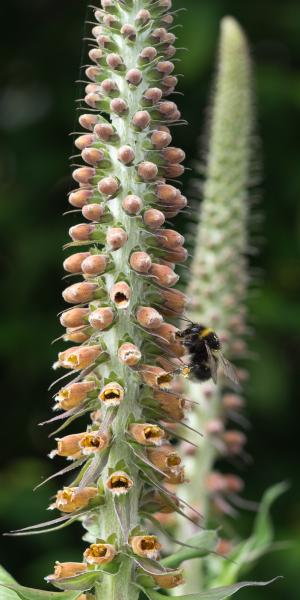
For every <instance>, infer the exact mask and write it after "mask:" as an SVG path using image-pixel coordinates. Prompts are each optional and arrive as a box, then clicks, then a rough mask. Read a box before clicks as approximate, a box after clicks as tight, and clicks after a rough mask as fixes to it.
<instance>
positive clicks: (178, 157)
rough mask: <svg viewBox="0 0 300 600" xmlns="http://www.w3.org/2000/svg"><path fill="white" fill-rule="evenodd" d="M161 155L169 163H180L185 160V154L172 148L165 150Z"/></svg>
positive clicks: (179, 149) (178, 149)
mask: <svg viewBox="0 0 300 600" xmlns="http://www.w3.org/2000/svg"><path fill="white" fill-rule="evenodd" d="M162 155H163V157H164V159H165V160H167V161H168V162H170V163H181V162H182V161H183V160H184V159H185V152H184V151H183V150H181V148H174V147H173V146H170V147H169V148H165V149H164V150H163V152H162Z"/></svg>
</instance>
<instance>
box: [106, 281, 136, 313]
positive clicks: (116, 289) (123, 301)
mask: <svg viewBox="0 0 300 600" xmlns="http://www.w3.org/2000/svg"><path fill="white" fill-rule="evenodd" d="M109 296H110V299H111V301H112V302H113V303H114V304H115V306H116V307H117V308H119V309H124V308H128V306H129V302H130V298H131V289H130V287H129V285H128V284H127V283H126V281H118V283H115V284H114V285H113V286H112V288H111V290H110V293H109Z"/></svg>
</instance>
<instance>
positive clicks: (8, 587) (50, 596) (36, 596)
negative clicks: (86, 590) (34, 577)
mask: <svg viewBox="0 0 300 600" xmlns="http://www.w3.org/2000/svg"><path fill="white" fill-rule="evenodd" d="M0 578H1V580H2V569H1V571H0ZM2 586H3V587H2ZM0 587H1V588H2V589H1V600H18V599H19V598H20V599H21V600H76V598H78V597H79V596H80V595H81V591H78V590H76V591H68V592H47V591H45V590H35V589H33V588H27V587H24V586H23V585H18V584H17V583H15V582H14V580H12V581H11V582H9V583H8V582H7V583H6V582H3V583H2V582H1V583H0Z"/></svg>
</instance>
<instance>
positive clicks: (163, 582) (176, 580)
mask: <svg viewBox="0 0 300 600" xmlns="http://www.w3.org/2000/svg"><path fill="white" fill-rule="evenodd" d="M152 577H153V579H154V581H155V583H156V584H157V585H158V586H159V587H160V588H162V589H163V590H170V589H172V588H175V587H177V586H178V585H182V584H183V583H184V579H183V574H182V571H180V570H178V571H172V572H169V573H168V572H167V573H160V574H159V575H153V574H152Z"/></svg>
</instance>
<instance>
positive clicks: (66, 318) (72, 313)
mask: <svg viewBox="0 0 300 600" xmlns="http://www.w3.org/2000/svg"><path fill="white" fill-rule="evenodd" d="M88 314H89V309H88V308H71V310H67V311H65V312H63V313H62V315H61V316H60V322H61V324H62V326H63V327H81V326H82V325H85V324H86V321H85V318H86V317H87V315H88Z"/></svg>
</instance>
